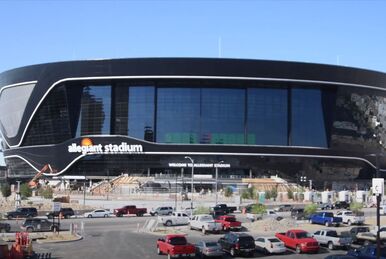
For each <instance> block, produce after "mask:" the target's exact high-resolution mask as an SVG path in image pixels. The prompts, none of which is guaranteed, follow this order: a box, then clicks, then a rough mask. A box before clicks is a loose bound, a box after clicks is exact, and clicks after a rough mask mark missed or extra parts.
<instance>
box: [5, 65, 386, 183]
mask: <svg viewBox="0 0 386 259" xmlns="http://www.w3.org/2000/svg"><path fill="white" fill-rule="evenodd" d="M385 86H386V75H385V74H383V73H379V72H374V71H368V70H362V69H356V68H346V67H338V66H329V65H319V64H307V63H295V62H280V61H263V60H233V59H191V58H159V59H117V60H98V61H74V62H60V63H51V64H42V65H34V66H28V67H23V68H18V69H14V70H10V71H6V72H4V73H1V74H0V87H1V95H0V109H1V111H2V113H1V115H0V129H1V133H2V136H3V148H4V156H5V159H6V163H7V166H8V177H30V176H31V175H32V174H34V173H36V170H39V169H40V168H42V167H43V166H44V165H45V164H47V163H49V164H51V166H52V167H54V168H55V169H57V171H58V174H80V173H82V174H83V173H85V174H92V175H95V174H101V175H104V174H106V172H107V170H108V171H109V173H110V174H119V173H122V172H135V173H143V172H148V171H149V172H152V173H159V172H166V173H168V172H176V171H178V170H180V168H178V167H179V164H178V163H186V159H184V157H185V156H186V155H189V156H190V157H192V158H193V159H194V160H195V163H197V169H196V170H198V171H197V173H199V174H208V173H212V172H213V168H212V169H211V168H210V164H213V163H217V162H219V161H224V164H227V165H229V167H228V168H224V169H222V170H221V171H222V173H226V174H229V175H243V174H252V175H266V174H279V175H282V176H283V177H289V178H291V177H298V176H299V175H309V179H314V180H315V181H321V182H322V181H326V180H327V181H333V180H347V179H352V180H354V179H370V178H371V177H372V176H373V174H374V168H375V166H376V163H375V157H374V156H371V155H370V154H377V153H381V152H383V150H384V148H385V145H386V144H385V143H386V135H385V128H384V126H383V125H386V124H385V120H386V118H385V115H386V111H385V109H386V92H385V91H386V88H385ZM85 138H88V139H89V140H90V141H91V144H90V143H89V145H91V146H90V147H89V149H88V150H86V149H87V148H84V149H82V147H81V146H82V143H81V142H82V140H84V139H85ZM86 144H87V143H86V142H83V146H85V145H86ZM114 145H115V146H114ZM78 146H79V147H78ZM114 148H115V149H114ZM200 164H201V165H202V167H201V168H200ZM379 165H380V167H381V168H385V167H386V160H385V159H384V158H382V157H381V158H380V159H379ZM181 166H182V165H181Z"/></svg>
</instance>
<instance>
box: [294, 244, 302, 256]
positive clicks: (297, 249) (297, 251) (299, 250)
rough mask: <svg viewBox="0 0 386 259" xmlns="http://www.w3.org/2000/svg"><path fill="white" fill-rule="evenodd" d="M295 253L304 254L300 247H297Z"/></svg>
mask: <svg viewBox="0 0 386 259" xmlns="http://www.w3.org/2000/svg"><path fill="white" fill-rule="evenodd" d="M295 251H296V253H297V254H300V253H301V252H302V250H301V249H300V246H299V245H297V246H296V250H295Z"/></svg>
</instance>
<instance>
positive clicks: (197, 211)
mask: <svg viewBox="0 0 386 259" xmlns="http://www.w3.org/2000/svg"><path fill="white" fill-rule="evenodd" d="M209 212H210V208H209V207H205V206H198V207H197V208H195V209H194V211H193V215H199V214H209Z"/></svg>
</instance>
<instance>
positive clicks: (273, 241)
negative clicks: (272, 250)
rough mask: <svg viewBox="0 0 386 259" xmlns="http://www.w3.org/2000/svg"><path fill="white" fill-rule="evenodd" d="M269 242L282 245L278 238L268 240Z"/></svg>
mask: <svg viewBox="0 0 386 259" xmlns="http://www.w3.org/2000/svg"><path fill="white" fill-rule="evenodd" d="M268 240H269V242H271V243H280V240H279V239H277V238H268Z"/></svg>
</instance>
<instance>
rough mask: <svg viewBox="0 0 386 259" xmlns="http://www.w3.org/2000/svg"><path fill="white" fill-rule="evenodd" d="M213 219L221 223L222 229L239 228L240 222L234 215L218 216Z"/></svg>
mask: <svg viewBox="0 0 386 259" xmlns="http://www.w3.org/2000/svg"><path fill="white" fill-rule="evenodd" d="M215 221H216V222H218V223H220V224H221V226H222V229H223V230H224V231H227V230H240V229H241V222H240V221H237V220H236V217H235V216H232V215H223V216H219V217H218V219H216V220H215Z"/></svg>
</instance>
